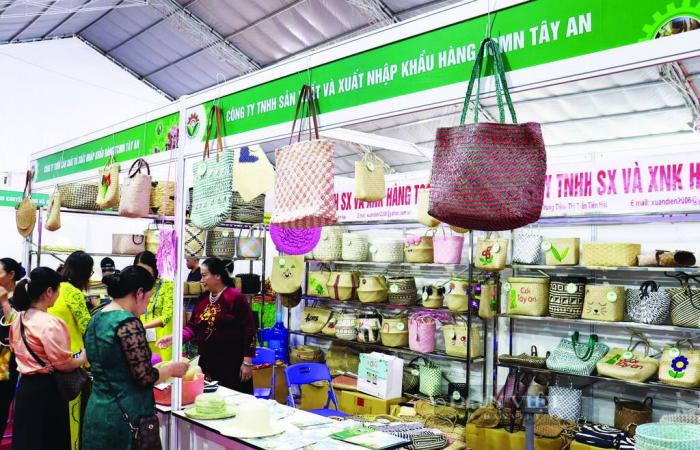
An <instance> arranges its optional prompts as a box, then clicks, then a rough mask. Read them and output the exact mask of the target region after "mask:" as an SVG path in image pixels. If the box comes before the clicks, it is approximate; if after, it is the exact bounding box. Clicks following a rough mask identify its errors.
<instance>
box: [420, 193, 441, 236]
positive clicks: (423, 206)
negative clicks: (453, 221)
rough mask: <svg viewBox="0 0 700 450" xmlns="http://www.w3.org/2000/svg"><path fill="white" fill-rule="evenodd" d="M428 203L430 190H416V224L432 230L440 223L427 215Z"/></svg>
mask: <svg viewBox="0 0 700 450" xmlns="http://www.w3.org/2000/svg"><path fill="white" fill-rule="evenodd" d="M429 202H430V188H420V189H418V202H417V204H416V217H417V218H418V222H420V223H422V224H423V225H425V226H426V227H428V228H434V227H436V226H438V225H440V221H439V220H438V219H436V218H435V217H433V216H431V215H430V214H428V207H429Z"/></svg>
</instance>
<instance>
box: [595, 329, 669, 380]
mask: <svg viewBox="0 0 700 450" xmlns="http://www.w3.org/2000/svg"><path fill="white" fill-rule="evenodd" d="M634 337H638V338H640V339H642V340H641V341H638V342H636V343H632V339H634ZM632 339H630V345H629V346H628V347H627V348H626V349H625V348H620V347H617V348H612V349H610V351H608V353H606V354H605V356H603V358H602V359H601V360H600V361H598V362H597V363H596V369H597V370H598V374H599V375H602V376H604V377H610V378H615V379H618V380H625V381H633V382H637V383H644V382H645V381H647V380H648V379H649V378H651V377H652V376H654V375H656V373H657V372H658V370H659V361H658V360H657V359H656V358H652V357H650V356H649V348H650V345H649V342H648V341H647V340H646V338H645V337H644V336H643V335H641V334H638V333H633V334H632ZM639 344H642V345H644V354H639V353H634V351H635V350H636V348H637V347H638V346H639Z"/></svg>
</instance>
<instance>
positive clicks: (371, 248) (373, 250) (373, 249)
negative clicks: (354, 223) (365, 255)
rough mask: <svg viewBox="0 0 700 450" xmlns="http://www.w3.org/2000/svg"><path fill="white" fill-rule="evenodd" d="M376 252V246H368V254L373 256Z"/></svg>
mask: <svg viewBox="0 0 700 450" xmlns="http://www.w3.org/2000/svg"><path fill="white" fill-rule="evenodd" d="M377 250H378V249H377V246H376V245H370V246H369V252H370V253H372V254H375V253H377Z"/></svg>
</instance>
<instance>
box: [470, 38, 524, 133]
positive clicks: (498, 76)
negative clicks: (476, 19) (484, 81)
mask: <svg viewBox="0 0 700 450" xmlns="http://www.w3.org/2000/svg"><path fill="white" fill-rule="evenodd" d="M487 48H488V49H489V53H491V55H492V56H493V60H494V64H493V69H494V80H495V82H496V103H497V105H498V113H499V121H500V123H505V111H504V109H503V97H505V99H506V103H507V105H508V110H509V112H510V116H511V119H512V120H513V123H518V121H517V117H516V115H515V108H514V107H513V102H512V100H511V98H510V91H509V90H508V83H507V81H506V77H505V69H504V67H503V60H502V59H501V52H500V49H499V48H498V43H497V42H496V41H494V40H493V39H491V38H486V39H484V40H483V41H481V46H480V47H479V52H478V53H477V55H476V60H475V61H474V66H473V68H472V74H471V77H470V78H469V84H468V86H467V93H466V95H465V97H464V105H463V106H462V116H461V118H460V122H459V123H460V125H464V122H465V119H466V117H467V111H468V109H469V100H470V99H471V95H472V90H473V88H474V83H475V82H476V101H475V106H474V123H479V106H478V105H479V96H480V92H479V91H480V89H479V88H480V81H481V68H482V64H483V61H484V53H485V50H486V49H487Z"/></svg>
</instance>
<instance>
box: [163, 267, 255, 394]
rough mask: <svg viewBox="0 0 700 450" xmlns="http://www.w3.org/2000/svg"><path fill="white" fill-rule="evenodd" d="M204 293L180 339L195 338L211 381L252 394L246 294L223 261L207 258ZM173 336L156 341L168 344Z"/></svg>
mask: <svg viewBox="0 0 700 450" xmlns="http://www.w3.org/2000/svg"><path fill="white" fill-rule="evenodd" d="M201 267H202V284H204V285H205V286H206V287H207V289H208V290H209V292H208V293H206V294H203V295H202V296H201V297H200V298H199V300H198V301H197V304H196V305H195V307H194V311H193V312H192V317H191V318H190V320H189V322H188V323H187V326H185V328H184V329H183V330H182V339H183V341H184V342H188V341H189V340H191V339H195V341H196V343H197V348H198V350H199V356H200V357H199V365H200V367H201V368H202V371H203V372H204V375H206V376H207V378H209V379H210V380H216V381H218V382H219V384H221V385H222V386H225V387H227V388H230V389H234V390H236V391H238V392H244V393H248V394H252V393H253V380H252V376H253V367H252V366H253V364H252V363H253V356H255V332H256V330H255V322H254V321H253V313H252V311H251V310H250V305H249V304H248V300H247V299H246V297H245V296H244V295H243V294H241V292H240V291H239V290H238V289H235V288H234V287H233V280H231V276H230V275H229V273H228V272H227V271H226V269H225V264H224V262H223V261H221V260H220V259H217V258H209V259H207V260H206V261H204V262H203V263H202V266H201ZM171 344H172V336H165V337H163V338H161V339H160V340H159V341H158V346H162V347H168V346H170V345H171Z"/></svg>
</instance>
